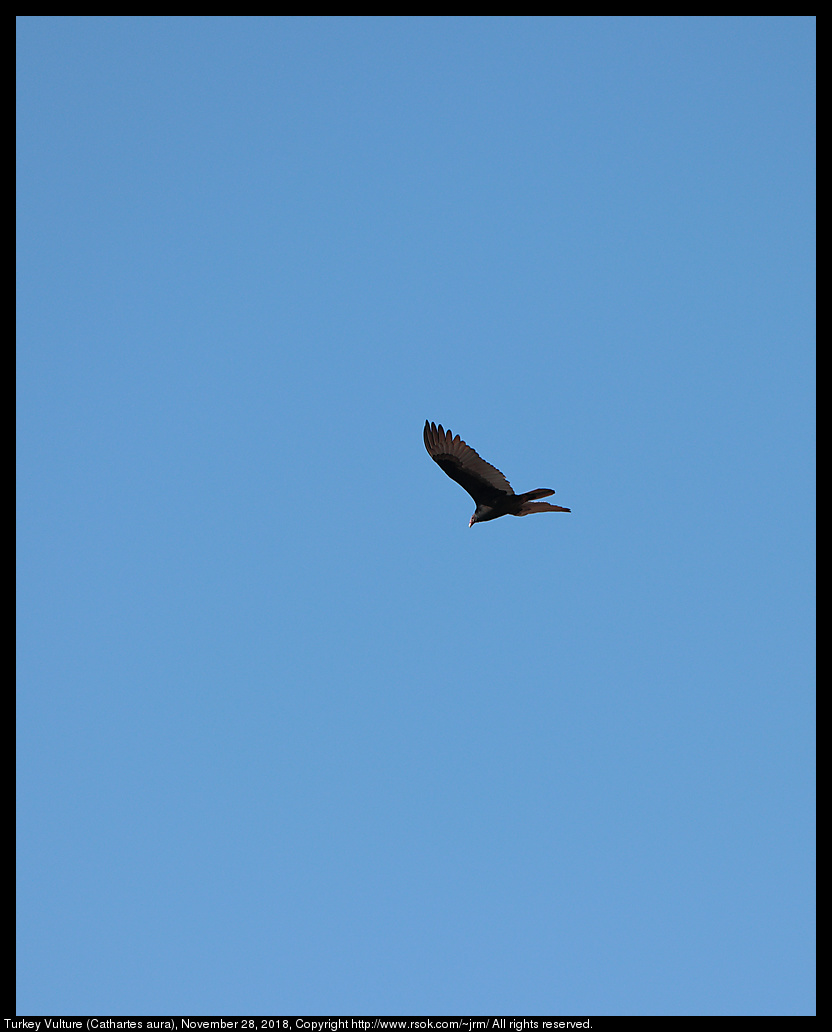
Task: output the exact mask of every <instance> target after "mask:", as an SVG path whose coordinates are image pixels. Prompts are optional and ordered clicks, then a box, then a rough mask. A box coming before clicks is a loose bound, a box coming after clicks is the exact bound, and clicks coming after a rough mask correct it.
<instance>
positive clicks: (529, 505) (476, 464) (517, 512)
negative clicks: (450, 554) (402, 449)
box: [425, 420, 572, 527]
mask: <svg viewBox="0 0 832 1032" xmlns="http://www.w3.org/2000/svg"><path fill="white" fill-rule="evenodd" d="M425 447H426V448H427V450H428V455H430V457H431V458H432V459H433V461H434V462H435V463H436V464H437V465H438V466H441V467H442V469H443V470H444V471H445V472H446V473H447V474H448V476H449V477H450V478H451V480H455V481H456V482H457V483H458V484H459V485H460V486H461V487H464V488H465V490H466V491H467V492H468V494H469V495H470V496H471V497H472V498H473V499H474V501H475V502H476V503H477V509H476V512H475V513H474V515H473V516H472V517H471V522H470V523H469V524H468V526H469V527H473V526H474V524H475V523H485V522H486V520H496V519H497V518H498V517H499V516H507V515H508V514H509V513H511V515H512V516H528V515H529V513H530V512H571V511H572V510H571V509H564V508H563V506H561V505H550V504H549V503H548V502H535V501H533V499H534V498H546V497H547V496H548V495H553V494H554V493H555V492H554V491H552V490H551V489H550V488H548V487H539V488H538V489H537V490H536V491H527V492H526V493H525V494H521V495H516V494H515V493H514V491H512V489H511V484H510V483H509V482H508V481H507V480H506V478H505V477H504V476H503V474H502V473H501V472H500V471H499V470H498V469H495V468H494V466H492V465H491V463H490V462H486V461H485V459H481V458H480V457H479V455H477V453H476V452H475V451H474V449H473V448H469V447H468V445H467V444H466V443H465V441H463V440H461V439H460V436H459V434H457V435H456V437H454V436H453V434H452V433H451V431H450V430H448V431H445V430H443V429H442V424H441V423H440V424H439V426H436V424H435V423H429V422H428V421H427V420H425Z"/></svg>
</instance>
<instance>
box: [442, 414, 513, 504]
mask: <svg viewBox="0 0 832 1032" xmlns="http://www.w3.org/2000/svg"><path fill="white" fill-rule="evenodd" d="M425 447H426V448H427V450H428V455H430V457H431V458H432V459H433V461H434V462H435V463H436V464H437V465H438V466H441V467H442V469H443V470H444V471H445V472H446V473H447V474H448V476H449V477H450V478H451V480H455V481H456V482H457V483H458V484H459V485H460V487H464V488H465V490H466V491H467V492H468V494H469V495H470V496H471V497H472V498H473V499H474V501H475V502H476V503H477V505H493V504H494V503H495V502H497V501H499V500H500V499H501V498H505V496H506V495H513V494H514V491H513V490H512V488H511V484H510V483H509V482H508V481H507V480H506V478H505V477H504V476H503V474H502V473H501V472H500V471H499V470H498V469H497V468H496V467H495V466H492V465H491V463H490V462H486V461H485V459H483V458H480V456H479V455H477V453H476V452H475V451H474V449H473V448H469V447H468V445H467V444H466V443H465V441H463V440H462V439H461V438H460V436H459V434H457V435H456V437H454V436H453V434H452V433H451V431H450V430H443V429H442V424H441V423H440V424H439V426H437V425H436V424H435V423H429V422H428V421H427V420H426V421H425Z"/></svg>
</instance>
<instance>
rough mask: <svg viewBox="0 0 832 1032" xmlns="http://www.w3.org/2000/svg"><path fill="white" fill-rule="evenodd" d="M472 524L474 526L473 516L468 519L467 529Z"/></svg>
mask: <svg viewBox="0 0 832 1032" xmlns="http://www.w3.org/2000/svg"><path fill="white" fill-rule="evenodd" d="M473 526H474V517H473V516H472V517H471V519H470V520H468V529H469V530H470V529H471V527H473Z"/></svg>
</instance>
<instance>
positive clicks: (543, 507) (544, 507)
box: [517, 487, 572, 516]
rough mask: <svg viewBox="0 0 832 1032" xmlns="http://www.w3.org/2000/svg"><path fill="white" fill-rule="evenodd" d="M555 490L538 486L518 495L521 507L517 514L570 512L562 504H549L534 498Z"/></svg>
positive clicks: (544, 495)
mask: <svg viewBox="0 0 832 1032" xmlns="http://www.w3.org/2000/svg"><path fill="white" fill-rule="evenodd" d="M554 493H555V492H554V491H552V490H551V489H550V488H548V487H538V488H537V490H536V491H527V492H526V493H525V494H524V495H521V496H520V500H521V501H522V502H523V508H522V509H521V510H520V511H519V512H518V513H517V515H518V516H528V515H529V513H532V512H572V510H571V509H564V507H563V506H562V505H550V504H549V502H535V501H532V499H534V498H548V497H549V495H553V494H554Z"/></svg>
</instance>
